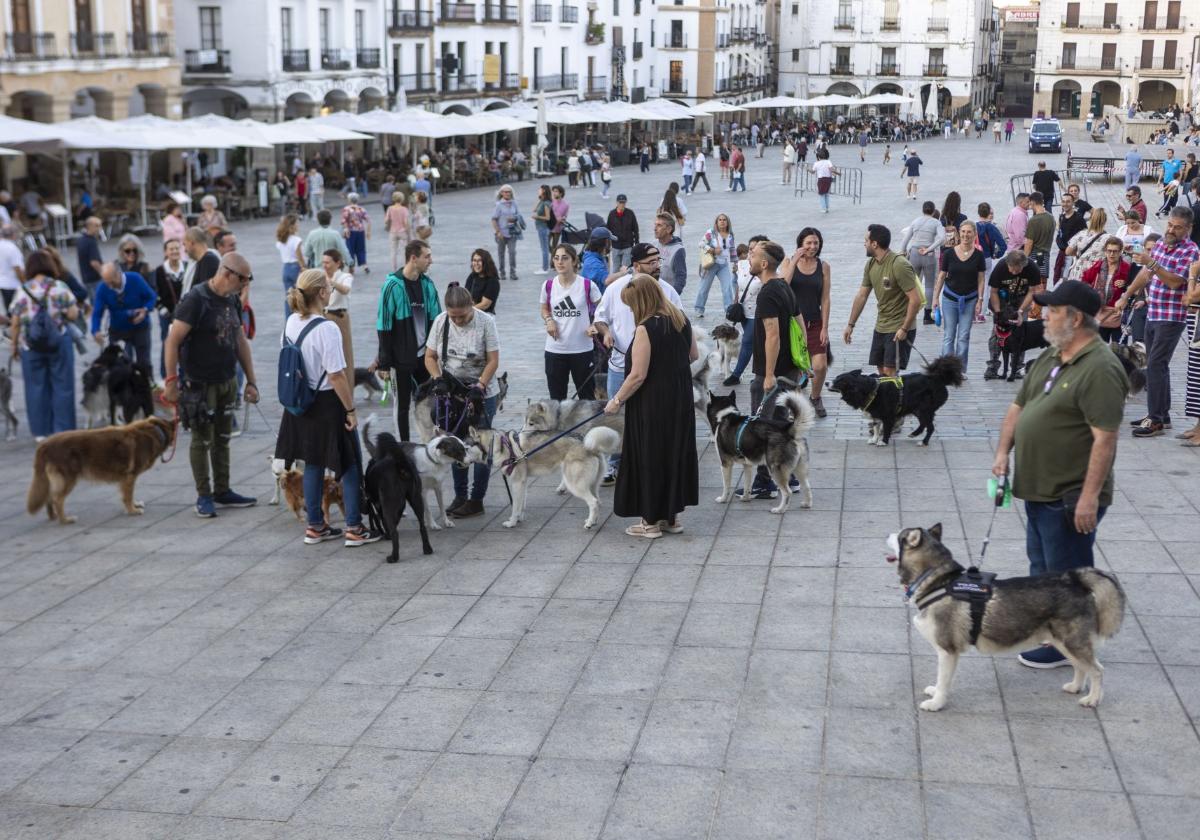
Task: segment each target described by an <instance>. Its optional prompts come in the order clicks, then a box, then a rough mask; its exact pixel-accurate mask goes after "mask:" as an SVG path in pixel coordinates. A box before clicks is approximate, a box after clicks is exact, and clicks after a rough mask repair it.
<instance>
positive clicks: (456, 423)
mask: <svg viewBox="0 0 1200 840" xmlns="http://www.w3.org/2000/svg"><path fill="white" fill-rule="evenodd" d="M473 384H474V383H473V382H471V381H463V380H461V379H459V378H458V377H457V376H455V375H454V374H452V373H450V372H449V371H443V373H442V375H441V376H439V377H438V378H436V379H429V380H427V381H425V382H422V383H421V384H420V385H419V386H418V387H417V395H416V400H415V403H416V410H417V411H418V412H420V411H421V410H422V409H423V408H425V407H426V406H427V407H428V410H429V418H430V420H431V421H432V423H433V428H434V430H435V431H434V432H433V434H434V435H436V434H439V433H440V434H447V435H458V434H466V430H467V429H469V428H470V427H471V426H474V427H475V428H477V429H487V428H491V426H490V424H489V423H488V422H487V420H486V415H485V414H484V406H483V389H482V388H473V387H471V386H472V385H473ZM418 422H419V421H418ZM422 425H423V424H422ZM418 428H419V427H418ZM436 430H440V432H438V431H436ZM432 437H433V435H430V436H429V437H428V438H426V439H427V440H428V439H431V438H432Z"/></svg>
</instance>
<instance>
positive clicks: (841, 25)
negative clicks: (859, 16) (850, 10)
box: [833, 15, 854, 29]
mask: <svg viewBox="0 0 1200 840" xmlns="http://www.w3.org/2000/svg"><path fill="white" fill-rule="evenodd" d="M833 28H834V29H853V28H854V15H838V16H837V17H836V18H834V20H833Z"/></svg>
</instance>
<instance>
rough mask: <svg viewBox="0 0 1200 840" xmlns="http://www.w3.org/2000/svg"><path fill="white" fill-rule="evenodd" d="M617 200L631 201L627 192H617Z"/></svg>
mask: <svg viewBox="0 0 1200 840" xmlns="http://www.w3.org/2000/svg"><path fill="white" fill-rule="evenodd" d="M617 201H618V202H621V201H629V199H628V198H627V197H626V196H625V193H617Z"/></svg>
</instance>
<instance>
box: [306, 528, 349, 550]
mask: <svg viewBox="0 0 1200 840" xmlns="http://www.w3.org/2000/svg"><path fill="white" fill-rule="evenodd" d="M341 537H342V529H341V528H330V527H329V525H327V524H326V525H322V526H321V527H320V528H314V527H312V526H311V525H309V526H308V527H307V528H305V529H304V544H305V545H316V544H317V543H323V542H325V541H326V540H337V539H341Z"/></svg>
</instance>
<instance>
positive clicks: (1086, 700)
mask: <svg viewBox="0 0 1200 840" xmlns="http://www.w3.org/2000/svg"><path fill="white" fill-rule="evenodd" d="M1102 696H1103V695H1099V694H1096V695H1093V694H1087V695H1085V696H1083V697H1080V698H1079V705H1080V706H1084V707H1085V708H1088V709H1094V708H1096V707H1097V706H1099V705H1100V698H1101V697H1102Z"/></svg>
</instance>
